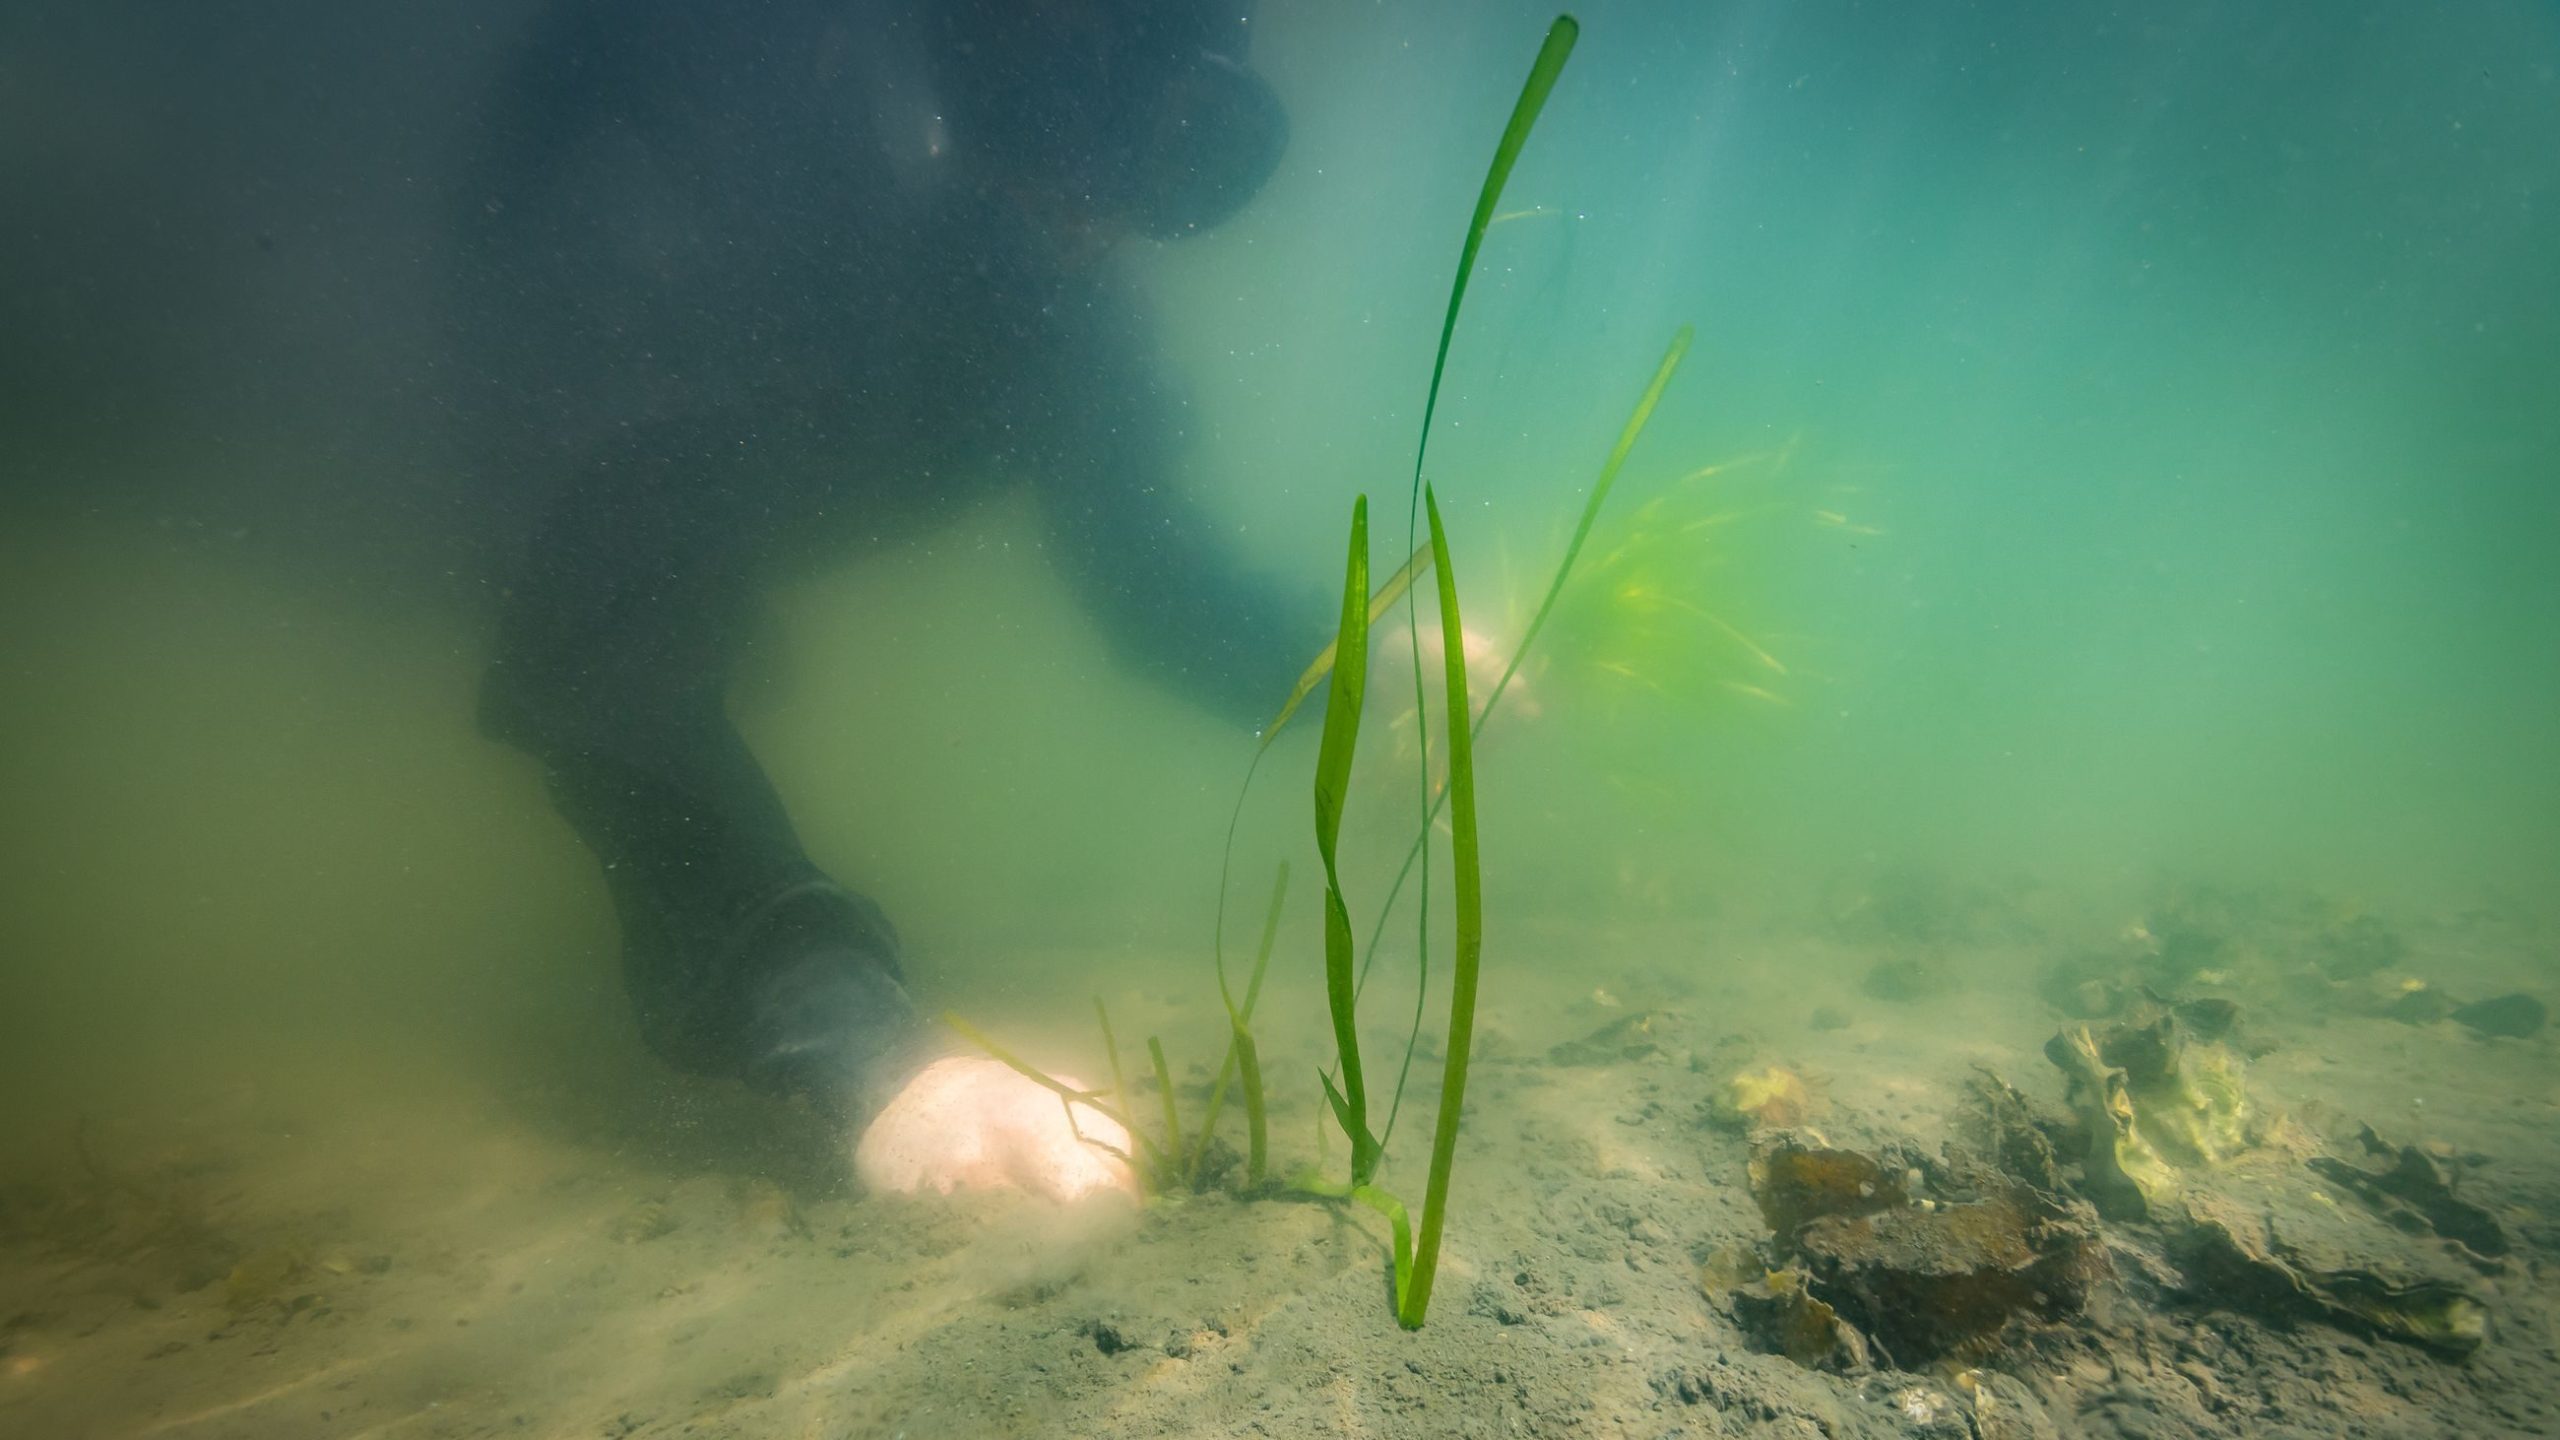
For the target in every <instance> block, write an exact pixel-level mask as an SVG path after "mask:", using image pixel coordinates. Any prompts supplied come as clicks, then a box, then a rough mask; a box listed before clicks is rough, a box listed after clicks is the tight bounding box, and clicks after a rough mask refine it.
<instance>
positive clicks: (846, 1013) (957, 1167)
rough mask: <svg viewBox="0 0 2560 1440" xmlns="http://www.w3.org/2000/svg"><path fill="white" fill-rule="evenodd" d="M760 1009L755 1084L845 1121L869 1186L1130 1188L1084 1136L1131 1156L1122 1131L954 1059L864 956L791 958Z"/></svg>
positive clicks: (839, 953)
mask: <svg viewBox="0 0 2560 1440" xmlns="http://www.w3.org/2000/svg"><path fill="white" fill-rule="evenodd" d="M752 1013H753V1020H752V1024H753V1026H754V1030H755V1034H756V1036H757V1048H758V1052H759V1060H758V1063H757V1066H756V1070H755V1073H754V1074H753V1075H752V1076H751V1077H750V1078H751V1079H753V1080H754V1081H756V1082H757V1083H759V1084H761V1085H762V1086H763V1087H764V1088H767V1089H771V1090H777V1091H782V1092H785V1093H797V1094H805V1095H807V1096H809V1097H810V1098H811V1099H813V1100H815V1101H816V1102H817V1103H818V1104H819V1105H821V1106H822V1107H824V1108H825V1109H826V1110H827V1111H828V1112H829V1113H831V1114H833V1115H835V1116H836V1117H837V1118H838V1119H839V1120H841V1121H842V1122H843V1123H844V1124H845V1125H846V1126H847V1127H848V1129H849V1130H851V1131H852V1132H853V1133H854V1135H855V1136H856V1139H855V1141H854V1145H853V1164H854V1173H855V1176H856V1178H858V1179H859V1180H860V1181H861V1182H862V1184H863V1185H864V1186H865V1187H866V1188H868V1189H870V1190H873V1191H886V1192H895V1193H899V1194H915V1193H919V1192H926V1191H930V1192H932V1193H935V1194H940V1195H948V1194H950V1193H952V1192H953V1191H955V1190H964V1189H965V1190H1005V1189H1014V1190H1028V1191H1031V1192H1033V1193H1035V1194H1040V1195H1046V1196H1048V1197H1050V1198H1051V1199H1055V1200H1075V1199H1079V1198H1082V1197H1083V1196H1086V1195H1091V1194H1094V1193H1096V1192H1099V1191H1114V1190H1116V1191H1124V1192H1130V1193H1134V1192H1135V1191H1136V1188H1137V1184H1136V1180H1135V1178H1134V1177H1133V1176H1132V1175H1131V1174H1130V1173H1129V1169H1128V1166H1127V1165H1125V1164H1124V1163H1122V1162H1121V1161H1120V1160H1118V1159H1117V1158H1115V1157H1114V1156H1113V1155H1112V1154H1111V1153H1110V1152H1109V1151H1106V1150H1104V1149H1102V1148H1100V1146H1098V1145H1095V1144H1090V1143H1087V1140H1088V1139H1090V1140H1092V1141H1099V1142H1100V1144H1101V1145H1108V1146H1110V1147H1112V1148H1113V1149H1116V1150H1118V1151H1119V1152H1120V1153H1121V1154H1124V1155H1125V1154H1127V1153H1128V1151H1129V1135H1128V1132H1127V1131H1126V1130H1123V1129H1122V1128H1121V1127H1120V1126H1119V1125H1117V1124H1115V1123H1113V1122H1112V1121H1110V1120H1107V1119H1105V1118H1103V1117H1102V1116H1101V1115H1100V1114H1098V1113H1096V1112H1095V1111H1094V1110H1093V1109H1092V1108H1091V1107H1090V1106H1078V1107H1077V1111H1076V1119H1075V1123H1074V1124H1073V1125H1070V1124H1069V1123H1068V1121H1067V1112H1066V1106H1065V1105H1064V1103H1063V1102H1061V1101H1060V1099H1059V1098H1058V1096H1057V1095H1055V1094H1054V1093H1052V1092H1050V1091H1048V1090H1044V1089H1042V1088H1041V1087H1040V1086H1038V1085H1035V1084H1033V1083H1032V1082H1031V1081H1029V1080H1026V1079H1024V1078H1023V1077H1022V1076H1020V1075H1017V1074H1015V1073H1014V1072H1013V1071H1012V1070H1011V1069H1008V1068H1007V1067H1006V1066H1005V1065H1003V1064H1002V1063H1001V1062H998V1061H995V1060H990V1059H987V1058H985V1057H983V1056H975V1055H968V1056H954V1055H948V1054H946V1053H945V1052H944V1047H943V1045H942V1042H941V1037H940V1036H939V1035H938V1034H936V1033H935V1032H934V1031H933V1030H932V1028H931V1027H929V1026H927V1025H926V1024H925V1022H924V1021H923V1020H922V1019H921V1018H920V1017H919V1016H918V1015H917V1014H916V1012H915V1007H914V1005H913V1004H912V1003H910V1002H909V1001H908V999H907V995H906V991H905V989H904V988H903V987H901V986H900V985H899V984H898V982H897V980H896V978H895V977H894V976H892V975H891V974H890V972H889V969H888V966H887V964H886V963H885V962H884V961H882V960H880V959H879V958H877V957H875V956H873V955H871V954H869V953H866V952H864V951H861V950H859V949H854V948H848V947H845V946H821V947H819V948H816V949H812V950H810V951H808V952H806V953H805V954H802V955H800V956H797V957H795V958H794V959H793V960H792V961H791V962H790V963H789V964H787V965H785V966H782V967H780V968H778V969H776V970H775V971H774V972H773V973H772V974H771V975H769V976H768V977H767V978H766V980H765V981H764V983H763V984H761V985H759V986H758V987H757V989H756V993H755V996H754V1004H753V1012H752ZM1061 1079H1062V1083H1065V1084H1068V1085H1070V1086H1074V1087H1076V1088H1079V1089H1080V1088H1083V1087H1082V1082H1080V1081H1075V1080H1068V1079H1064V1077H1061ZM1078 1131H1081V1132H1082V1133H1083V1135H1084V1136H1085V1137H1087V1138H1086V1139H1079V1138H1078V1133H1077V1132H1078Z"/></svg>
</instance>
